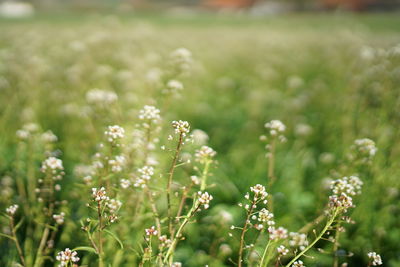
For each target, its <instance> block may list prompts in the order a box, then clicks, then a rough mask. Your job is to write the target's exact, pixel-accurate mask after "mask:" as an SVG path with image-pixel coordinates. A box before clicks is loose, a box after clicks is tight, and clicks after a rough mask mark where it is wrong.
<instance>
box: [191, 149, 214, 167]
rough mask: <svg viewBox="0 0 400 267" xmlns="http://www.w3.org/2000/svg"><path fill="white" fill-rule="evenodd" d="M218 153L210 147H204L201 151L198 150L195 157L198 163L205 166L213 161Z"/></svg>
mask: <svg viewBox="0 0 400 267" xmlns="http://www.w3.org/2000/svg"><path fill="white" fill-rule="evenodd" d="M216 154H217V152H215V151H214V149H212V148H211V147H209V146H202V147H201V148H200V149H199V150H196V152H195V154H194V156H195V157H196V161H198V162H200V163H202V164H205V163H206V162H207V161H209V160H211V159H212V158H213V157H215V155H216Z"/></svg>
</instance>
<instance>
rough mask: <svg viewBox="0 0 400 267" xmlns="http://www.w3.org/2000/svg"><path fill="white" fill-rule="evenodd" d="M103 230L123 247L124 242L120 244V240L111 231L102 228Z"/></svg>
mask: <svg viewBox="0 0 400 267" xmlns="http://www.w3.org/2000/svg"><path fill="white" fill-rule="evenodd" d="M104 232H106V233H108V234H109V235H111V237H113V238H114V239H115V240H117V242H118V243H119V245H120V246H121V248H122V249H123V248H124V244H122V242H121V240H120V239H119V238H118V237H117V236H116V235H115V234H114V233H113V232H111V231H108V230H106V229H105V230H104Z"/></svg>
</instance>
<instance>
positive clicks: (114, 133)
mask: <svg viewBox="0 0 400 267" xmlns="http://www.w3.org/2000/svg"><path fill="white" fill-rule="evenodd" d="M104 134H105V135H106V137H107V140H108V142H110V143H112V144H117V142H118V141H119V140H121V139H122V138H124V136H125V130H124V128H122V127H120V126H118V125H113V126H108V128H107V131H105V132H104Z"/></svg>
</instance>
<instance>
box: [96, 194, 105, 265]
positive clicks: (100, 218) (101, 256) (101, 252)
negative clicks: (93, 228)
mask: <svg viewBox="0 0 400 267" xmlns="http://www.w3.org/2000/svg"><path fill="white" fill-rule="evenodd" d="M97 216H98V217H99V229H98V230H97V231H98V233H97V235H98V239H99V247H98V252H99V253H98V254H99V267H103V266H104V263H103V233H102V231H103V219H102V216H101V205H100V201H98V202H97Z"/></svg>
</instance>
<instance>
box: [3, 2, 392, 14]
mask: <svg viewBox="0 0 400 267" xmlns="http://www.w3.org/2000/svg"><path fill="white" fill-rule="evenodd" d="M399 7H400V0H171V1H165V0H26V1H22V0H21V1H20V0H2V1H0V12H1V14H2V15H3V16H23V15H29V14H32V13H33V12H34V11H35V10H37V11H47V12H51V11H52V12H54V11H67V10H68V11H107V12H109V11H118V12H132V11H135V12H139V11H162V12H167V13H168V12H172V13H178V12H179V13H187V14H189V13H196V12H197V13H198V12H200V13H201V12H214V13H215V12H216V13H218V12H233V13H248V14H252V15H258V16H262V15H272V14H282V13H291V12H329V11H337V10H342V11H352V12H395V11H397V10H398V9H399Z"/></svg>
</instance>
